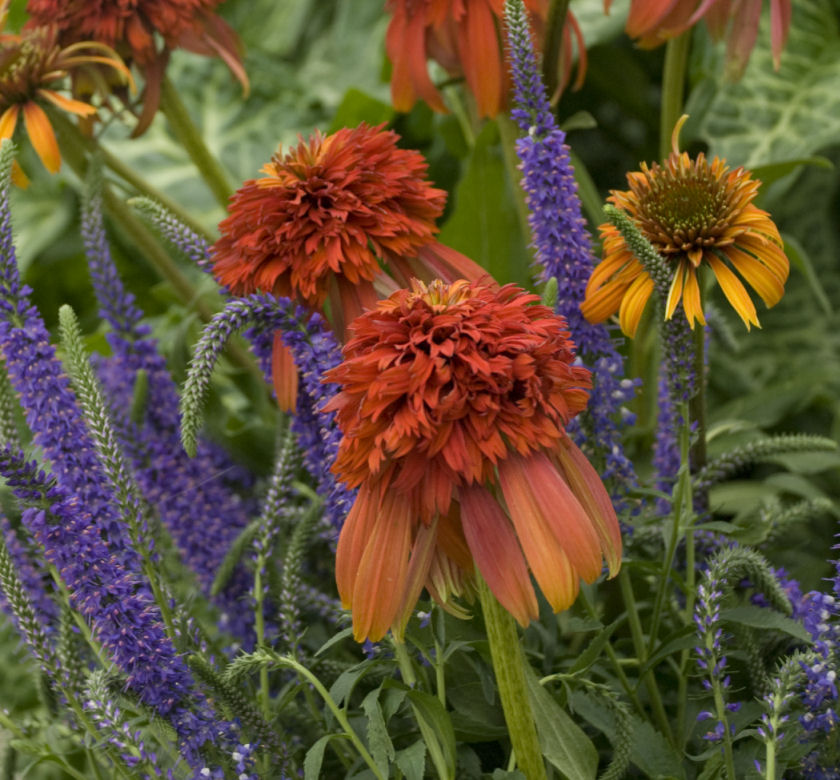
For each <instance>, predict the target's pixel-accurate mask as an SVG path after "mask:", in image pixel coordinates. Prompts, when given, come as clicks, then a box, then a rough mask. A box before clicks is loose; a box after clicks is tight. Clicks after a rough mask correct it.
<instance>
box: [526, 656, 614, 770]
mask: <svg viewBox="0 0 840 780" xmlns="http://www.w3.org/2000/svg"><path fill="white" fill-rule="evenodd" d="M525 680H526V682H527V684H528V698H529V699H530V701H531V707H532V708H533V710H534V720H535V721H536V724H537V734H538V736H539V738H540V747H541V748H542V752H543V755H544V756H545V758H546V760H547V761H549V762H550V763H551V765H552V766H553V767H554V768H555V769H557V771H559V772H561V773H562V774H563V776H564V777H565V778H566V779H567V780H592V778H594V777H595V774H596V772H597V769H598V751H597V750H596V749H595V745H593V744H592V740H591V739H589V737H587V736H586V734H584V732H583V730H582V729H581V728H580V727H579V726H578V725H577V724H576V723H575V722H574V721H573V720H572V718H571V717H570V716H569V714H568V713H567V712H566V711H565V710H564V709H563V708H562V707H561V706H560V705H559V704H558V703H557V702H556V701H555V700H554V697H553V696H552V695H551V694H550V693H549V692H548V691H547V690H546V689H545V688H543V687H542V685H540V681H539V680H538V679H537V676H536V675H535V674H534V672H533V671H532V670H531V669H530V668H528V667H527V666H526V668H525Z"/></svg>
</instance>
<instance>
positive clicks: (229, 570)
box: [210, 520, 260, 596]
mask: <svg viewBox="0 0 840 780" xmlns="http://www.w3.org/2000/svg"><path fill="white" fill-rule="evenodd" d="M259 530H260V521H259V520H252V521H251V522H250V523H248V525H246V526H245V527H244V528H243V529H242V530H241V531H240V532H239V535H238V536H237V537H236V539H234V540H233V544H232V545H231V546H230V549H229V550H228V551H227V553H226V554H225V557H224V558H223V560H222V563H221V564H220V565H219V570H218V571H217V572H216V578H215V579H214V580H213V585H212V586H211V588H210V595H211V596H216V595H218V594H219V593H220V592H221V591H222V590H224V587H225V585H227V583H228V580H229V579H230V578H231V576H232V575H233V572H234V570H235V569H236V567H237V565H238V564H239V561H240V560H242V556H243V555H244V554H245V548H246V547H248V546H249V545H250V544H251V542H253V541H254V537H255V536H256V535H257V531H259Z"/></svg>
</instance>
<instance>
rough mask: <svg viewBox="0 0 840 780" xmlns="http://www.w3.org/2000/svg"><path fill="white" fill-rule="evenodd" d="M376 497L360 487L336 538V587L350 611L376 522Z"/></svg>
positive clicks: (364, 487) (370, 491)
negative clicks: (360, 564)
mask: <svg viewBox="0 0 840 780" xmlns="http://www.w3.org/2000/svg"><path fill="white" fill-rule="evenodd" d="M378 497H379V491H378V490H376V491H372V490H371V489H370V487H368V486H367V485H364V484H363V485H362V486H361V487H360V488H359V492H358V494H357V495H356V500H355V501H354V502H353V506H352V507H351V508H350V511H349V512H348V513H347V518H346V519H345V521H344V525H343V526H342V527H341V533H340V534H339V537H338V546H337V548H336V553H335V583H336V586H337V587H338V596H339V598H340V599H341V605H342V606H343V607H344V608H345V609H352V607H353V590H354V588H355V585H356V574H357V572H358V571H359V561H361V560H362V555H363V553H364V551H365V546H366V545H367V540H368V538H369V537H370V533H371V529H372V527H373V523H374V521H375V520H376V510H377V504H378Z"/></svg>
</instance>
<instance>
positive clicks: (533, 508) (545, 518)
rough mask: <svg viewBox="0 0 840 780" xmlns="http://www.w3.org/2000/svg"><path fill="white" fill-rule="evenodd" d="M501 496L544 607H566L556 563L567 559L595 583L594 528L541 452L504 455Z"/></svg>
mask: <svg viewBox="0 0 840 780" xmlns="http://www.w3.org/2000/svg"><path fill="white" fill-rule="evenodd" d="M499 481H500V484H501V486H502V493H503V494H504V497H505V502H506V503H507V506H508V511H509V512H510V517H511V520H512V521H513V525H514V527H515V528H516V535H517V536H518V537H519V542H520V544H521V545H522V550H523V551H524V553H525V558H526V560H527V561H528V564H529V565H530V567H531V571H532V572H533V573H534V577H535V578H536V580H537V582H538V583H539V586H540V588H541V589H542V592H543V593H544V594H545V597H546V599H548V602H549V604H551V606H552V607H553V608H554V609H555V610H559V609H562V608H564V607H563V606H559V605H567V604H568V603H569V598H570V592H569V587H568V586H569V582H568V578H567V577H565V576H559V574H562V573H561V572H558V568H557V561H558V560H560V559H561V558H567V559H568V561H569V563H570V565H571V566H572V568H573V569H574V570H575V572H576V573H577V576H578V577H583V579H584V580H586V581H587V582H594V580H595V579H597V577H598V575H599V574H600V573H601V549H600V544H599V541H598V537H597V535H596V533H595V529H594V528H593V526H592V523H591V522H590V520H589V518H588V517H587V515H586V512H585V511H584V509H583V507H582V506H581V505H580V502H579V501H578V500H577V498H575V496H574V494H573V493H572V491H571V488H569V486H568V485H567V484H566V482H565V481H564V480H563V478H562V477H561V476H560V474H559V473H558V471H557V469H556V467H555V466H554V464H553V463H552V462H551V461H550V460H549V459H548V457H547V456H546V455H545V454H544V453H542V452H533V453H531V454H530V455H528V456H527V457H526V456H522V455H519V454H518V453H515V454H512V455H509V456H508V457H507V458H505V460H504V461H502V462H501V463H500V464H499Z"/></svg>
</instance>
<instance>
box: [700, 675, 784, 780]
mask: <svg viewBox="0 0 840 780" xmlns="http://www.w3.org/2000/svg"><path fill="white" fill-rule="evenodd" d="M711 679H712V693H713V695H714V699H715V710H716V711H717V716H718V720H720V722H721V723H722V724H723V759H724V763H725V765H726V777H727V779H728V780H737V775H736V774H735V758H734V755H733V753H732V735H731V734H730V733H729V720H728V719H727V717H726V706H725V705H724V702H723V692H722V691H721V687H720V680H719V679H718V678H717V676H716V675H711ZM767 777H768V778H771V777H772V775H769V774H768V775H767Z"/></svg>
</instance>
